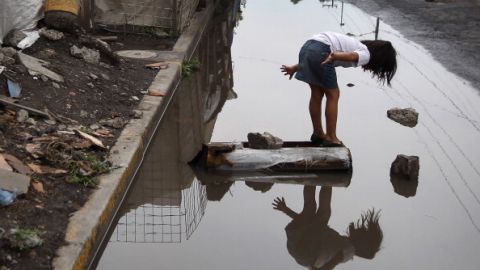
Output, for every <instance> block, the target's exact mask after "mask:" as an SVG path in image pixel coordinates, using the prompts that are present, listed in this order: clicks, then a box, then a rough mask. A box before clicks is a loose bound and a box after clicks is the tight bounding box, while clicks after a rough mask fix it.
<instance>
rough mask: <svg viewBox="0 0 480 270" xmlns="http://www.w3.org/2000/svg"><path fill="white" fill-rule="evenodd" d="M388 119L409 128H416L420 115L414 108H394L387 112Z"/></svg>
mask: <svg viewBox="0 0 480 270" xmlns="http://www.w3.org/2000/svg"><path fill="white" fill-rule="evenodd" d="M387 117H388V118H390V119H392V120H393V121H395V122H397V123H399V124H401V125H404V126H407V127H414V126H416V125H417V123H418V113H417V111H415V109H413V108H406V109H400V108H392V109H390V110H388V111H387Z"/></svg>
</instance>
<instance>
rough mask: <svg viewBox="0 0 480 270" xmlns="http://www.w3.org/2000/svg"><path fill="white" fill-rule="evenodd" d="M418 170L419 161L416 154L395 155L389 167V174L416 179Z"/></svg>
mask: <svg viewBox="0 0 480 270" xmlns="http://www.w3.org/2000/svg"><path fill="white" fill-rule="evenodd" d="M419 170H420V162H419V157H418V156H407V155H397V157H396V158H395V160H394V161H393V162H392V166H391V167H390V176H392V175H396V176H400V177H403V178H405V179H408V180H413V181H417V180H418V173H419Z"/></svg>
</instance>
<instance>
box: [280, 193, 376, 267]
mask: <svg viewBox="0 0 480 270" xmlns="http://www.w3.org/2000/svg"><path fill="white" fill-rule="evenodd" d="M315 190H316V187H315V186H305V187H304V189H303V199H304V204H303V210H302V212H300V213H299V214H297V213H296V212H294V211H293V210H292V209H290V208H289V207H287V205H286V203H285V199H284V198H283V197H282V198H280V197H277V198H275V200H274V202H273V206H274V207H273V208H274V209H276V210H279V211H282V212H283V213H285V214H286V215H288V216H289V217H291V218H292V221H291V222H290V223H289V224H288V225H287V226H286V227H285V231H286V233H287V249H288V252H289V253H290V255H292V257H294V258H295V260H296V261H297V263H299V264H300V265H303V266H306V267H309V269H333V268H335V266H337V265H338V264H340V263H342V262H346V261H348V260H351V259H353V256H354V255H357V256H359V257H362V258H366V259H373V257H375V254H376V253H377V252H378V251H379V250H380V245H381V243H382V240H383V232H382V229H381V228H380V225H379V218H380V215H379V212H376V211H375V209H372V210H368V211H367V212H366V213H363V214H362V215H361V218H360V219H359V220H358V221H357V222H356V223H354V222H351V223H350V225H349V226H348V230H347V235H346V236H344V235H340V234H339V233H338V232H336V231H335V230H333V229H332V228H330V227H329V226H328V221H329V220H330V216H331V207H330V204H331V200H332V187H322V188H321V190H320V193H319V206H318V209H317V204H316V201H315Z"/></svg>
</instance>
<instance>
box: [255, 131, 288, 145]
mask: <svg viewBox="0 0 480 270" xmlns="http://www.w3.org/2000/svg"><path fill="white" fill-rule="evenodd" d="M247 137H248V147H250V148H254V149H279V148H282V145H283V140H282V139H280V138H278V137H275V136H273V135H272V134H270V133H268V132H264V133H263V134H260V133H258V132H256V133H248V135H247Z"/></svg>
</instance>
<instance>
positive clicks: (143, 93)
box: [140, 91, 148, 95]
mask: <svg viewBox="0 0 480 270" xmlns="http://www.w3.org/2000/svg"><path fill="white" fill-rule="evenodd" d="M140 94H142V95H146V94H148V91H140Z"/></svg>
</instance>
